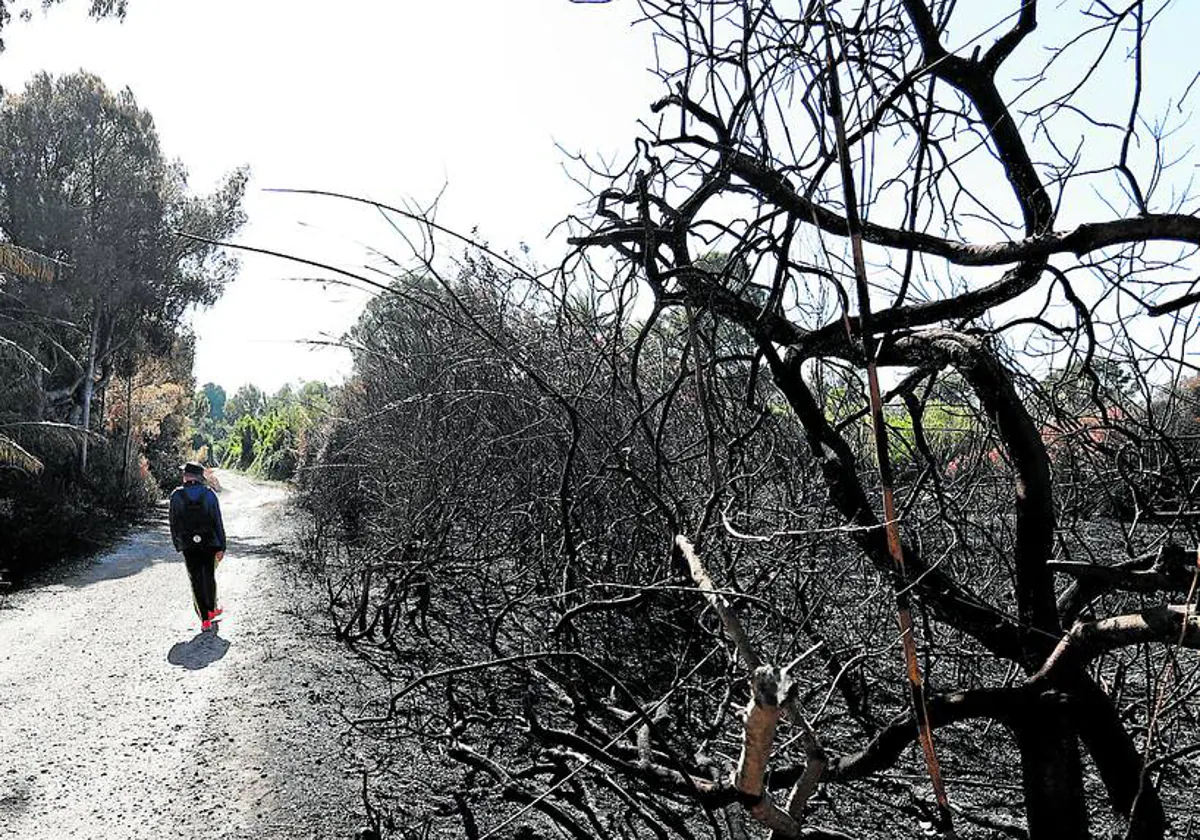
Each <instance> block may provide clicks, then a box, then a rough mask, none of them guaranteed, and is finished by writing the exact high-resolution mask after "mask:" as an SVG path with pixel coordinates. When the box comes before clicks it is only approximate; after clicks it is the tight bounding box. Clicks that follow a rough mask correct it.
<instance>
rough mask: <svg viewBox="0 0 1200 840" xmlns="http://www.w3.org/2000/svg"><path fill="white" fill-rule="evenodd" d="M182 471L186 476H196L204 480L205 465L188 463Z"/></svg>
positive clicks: (193, 462)
mask: <svg viewBox="0 0 1200 840" xmlns="http://www.w3.org/2000/svg"><path fill="white" fill-rule="evenodd" d="M180 469H182V470H183V474H184V475H196V476H199V477H200V478H204V465H203V464H197V463H196V462H195V461H188V462H187V463H186V464H184V465H183V466H182V467H180Z"/></svg>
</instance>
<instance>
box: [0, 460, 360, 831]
mask: <svg viewBox="0 0 1200 840" xmlns="http://www.w3.org/2000/svg"><path fill="white" fill-rule="evenodd" d="M220 481H221V483H222V485H223V491H222V493H221V496H220V499H221V507H222V510H223V513H224V518H225V525H226V531H227V533H228V538H229V551H228V553H227V555H226V557H225V561H224V562H223V563H222V564H221V567H220V569H219V571H218V573H217V585H218V591H219V597H220V601H221V603H222V604H223V605H224V606H225V608H226V610H227V614H228V616H229V620H228V621H225V622H224V623H223V624H222V625H221V630H220V634H219V636H218V637H216V638H213V637H211V636H206V635H202V634H200V633H199V622H198V619H197V618H196V615H195V613H194V612H193V611H192V605H191V595H190V591H189V588H188V581H187V572H186V571H185V569H184V566H183V563H182V561H181V558H180V556H179V555H177V554H175V553H174V551H173V550H172V548H171V542H170V537H169V534H168V531H167V526H166V521H165V513H164V515H163V517H162V520H161V521H159V522H156V523H154V524H151V525H148V526H146V527H144V528H140V529H138V530H137V531H136V532H134V533H133V534H131V535H130V536H129V537H128V538H126V539H125V540H124V541H123V542H122V543H120V544H119V545H118V546H116V547H115V548H114V549H113V550H111V551H109V552H107V553H105V554H103V555H102V556H100V557H97V558H95V559H93V560H91V561H89V562H88V563H86V564H84V565H83V566H82V567H80V568H77V569H75V570H73V571H71V572H69V573H67V574H64V575H61V576H60V579H59V580H58V581H57V582H54V583H48V584H43V585H40V586H36V587H34V588H32V589H30V590H28V591H25V592H22V593H18V594H16V595H14V596H13V597H11V598H9V599H8V601H7V602H6V603H5V604H4V605H3V609H0V837H4V838H7V837H13V838H23V840H40V838H45V840H62V838H97V840H100V838H103V840H125V838H131V839H132V840H136V838H147V840H149V838H156V840H157V838H187V837H201V838H204V840H215V839H216V838H260V839H261V838H289V840H291V838H322V839H323V840H324V838H339V837H349V836H350V835H351V833H352V829H353V826H354V825H355V824H356V823H357V822H358V820H356V819H355V818H354V816H353V813H352V812H353V810H354V809H355V807H356V804H357V803H356V790H357V788H358V784H359V782H358V781H357V780H356V779H355V778H354V777H353V775H352V774H351V773H349V772H348V771H347V769H346V768H347V763H346V761H345V760H344V752H345V741H344V738H343V735H342V727H341V726H340V724H338V723H336V722H334V720H333V718H334V716H333V715H332V714H331V710H332V709H333V707H334V703H333V696H334V695H337V694H338V693H339V691H341V686H342V685H343V684H344V683H345V680H343V679H340V678H339V673H341V672H342V671H345V673H348V670H345V669H349V668H350V667H351V665H350V663H349V661H348V660H347V659H346V658H345V657H344V656H342V655H341V654H340V652H339V651H338V650H337V649H336V648H335V647H333V645H332V644H331V643H329V642H328V641H326V640H324V639H323V638H320V637H319V636H318V635H317V634H315V633H314V632H313V630H312V629H311V628H310V626H309V625H310V623H311V624H313V625H316V624H318V623H319V617H318V618H311V617H310V618H306V617H305V615H304V614H303V613H301V614H297V612H298V611H297V609H296V608H295V607H294V605H293V595H294V593H295V591H296V590H295V589H294V588H293V584H291V583H289V582H288V580H287V579H288V577H289V576H288V575H286V574H285V570H284V568H283V563H284V560H283V557H282V555H281V552H280V551H279V549H278V545H279V540H280V539H281V538H282V536H283V533H282V529H283V527H284V526H283V525H282V524H281V521H282V512H283V501H284V490H283V489H282V488H280V487H279V486H277V485H272V484H267V483H262V482H255V481H252V480H250V479H247V478H245V477H242V476H237V475H232V474H228V473H223V474H221V475H220ZM164 512H165V508H164ZM309 615H310V616H311V613H310V614H309Z"/></svg>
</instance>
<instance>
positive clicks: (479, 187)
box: [0, 0, 660, 392]
mask: <svg viewBox="0 0 1200 840" xmlns="http://www.w3.org/2000/svg"><path fill="white" fill-rule="evenodd" d="M86 5H87V4H86V3H85V2H82V0H68V1H67V2H66V3H64V4H62V5H61V6H58V7H56V8H54V9H53V10H51V11H50V12H48V13H47V14H44V15H43V14H41V13H40V12H39V13H35V15H34V20H33V22H32V23H29V24H23V23H20V22H16V21H14V23H13V24H11V26H10V27H8V28H7V29H6V31H5V33H4V35H5V41H6V42H7V45H8V48H7V50H6V51H5V52H3V53H0V84H3V85H4V87H5V88H6V89H8V90H19V89H20V88H21V87H22V86H23V85H24V83H25V81H26V80H27V79H28V78H29V77H30V76H31V75H33V74H34V73H35V72H37V71H39V70H47V71H49V72H51V73H54V74H62V73H69V72H74V71H76V70H80V69H85V70H88V71H89V72H92V73H95V74H96V75H98V76H100V77H101V78H102V79H103V80H104V81H105V83H106V84H107V85H108V86H109V87H110V88H112V89H119V88H123V87H125V86H128V87H130V88H131V89H132V90H133V92H134V95H135V96H136V97H137V100H138V104H139V105H140V106H141V107H142V108H144V109H146V110H148V111H149V112H150V113H151V114H153V116H154V119H155V123H156V124H157V126H158V131H159V136H160V139H161V142H162V146H163V150H164V152H165V154H166V155H167V156H168V157H171V158H179V159H181V160H182V161H183V162H184V164H185V165H186V166H187V168H188V170H189V172H190V174H191V185H192V188H193V190H196V191H201V192H207V191H209V190H210V189H211V188H212V187H213V185H214V184H215V183H216V182H217V181H218V180H219V179H220V178H221V176H222V174H223V173H226V172H228V171H230V170H232V169H234V168H235V167H237V166H239V165H242V164H249V166H250V167H251V171H252V179H251V183H250V188H249V192H248V196H247V201H246V210H247V213H248V215H249V222H248V224H247V225H246V227H245V228H244V231H243V233H242V235H241V237H240V241H242V242H244V243H246V244H250V245H255V246H259V247H265V248H270V249H272V250H277V251H283V252H286V253H292V254H296V255H298V256H303V257H307V258H309V259H314V260H318V261H322V262H326V263H330V264H334V265H340V266H342V267H345V268H350V269H354V268H357V267H359V266H361V265H362V263H363V262H364V261H365V260H367V259H368V256H367V251H366V246H372V247H376V248H379V249H381V250H384V251H388V250H390V251H391V252H394V253H396V254H398V255H399V254H401V253H403V248H402V246H401V244H400V243H399V242H398V241H397V240H396V237H395V235H394V234H392V233H390V232H389V231H388V230H387V229H386V228H385V227H384V226H383V225H382V224H380V222H379V221H378V218H377V216H375V215H372V214H370V213H366V212H364V211H363V210H360V209H355V208H353V207H350V206H345V205H342V204H340V203H338V202H334V201H332V200H330V199H319V198H303V197H297V196H280V195H273V194H270V193H266V192H264V191H263V190H264V189H265V188H271V187H292V188H316V189H327V190H333V191H338V192H344V193H352V194H360V195H365V196H368V197H370V198H373V199H376V200H379V201H383V202H386V203H397V204H398V203H402V202H404V201H406V200H415V201H417V202H421V203H427V202H429V201H430V200H432V199H433V198H434V197H436V196H437V194H438V193H439V191H441V190H442V188H443V187H445V188H446V190H445V194H444V196H443V198H442V201H441V204H440V209H439V213H438V220H439V221H440V222H442V223H443V224H447V225H449V226H451V227H455V228H458V229H463V230H469V229H470V228H472V227H474V226H476V225H477V226H478V227H479V229H480V232H481V234H482V235H483V236H484V237H486V238H487V239H489V240H490V242H491V243H492V244H494V245H496V246H497V247H500V248H515V247H516V246H517V245H518V243H519V242H522V241H524V242H527V243H529V245H531V246H532V247H533V248H534V253H535V254H539V253H540V254H541V255H542V256H543V258H544V259H546V260H550V259H552V258H553V256H554V253H555V250H554V246H553V244H552V243H548V242H547V241H546V236H547V234H548V232H549V230H550V228H551V227H552V226H553V225H554V224H555V223H556V222H558V221H559V220H560V219H562V218H563V217H564V216H565V215H566V214H568V213H570V212H571V211H572V210H573V209H574V208H575V207H576V205H578V203H579V202H580V201H582V200H583V199H584V198H585V196H584V194H583V193H582V191H581V190H580V189H579V188H578V187H576V186H574V185H573V184H572V183H571V182H570V180H569V179H568V178H567V177H566V175H565V174H564V172H563V168H562V167H563V164H564V161H565V159H564V156H563V155H562V154H561V153H560V152H558V151H557V150H556V148H555V143H558V144H561V145H562V146H564V147H565V148H567V149H570V150H578V151H584V152H587V153H589V154H592V153H595V154H600V155H604V156H608V157H612V156H614V155H616V154H617V153H619V152H621V153H625V152H626V151H627V150H629V149H631V148H632V142H631V138H632V137H633V135H634V134H635V132H636V125H635V123H636V120H638V119H639V118H643V117H646V116H648V114H649V107H648V106H649V103H650V102H651V101H652V100H653V99H654V98H656V96H657V95H660V93H659V92H660V88H659V87H658V85H657V84H656V81H655V79H654V78H653V77H652V76H651V75H650V74H649V73H647V72H646V68H647V67H648V66H649V65H650V64H651V63H652V54H651V45H650V38H649V32H648V30H647V29H646V28H645V27H638V28H636V29H631V28H630V22H631V20H632V17H633V15H634V14H635V12H636V9H635V7H634V4H633V3H632V2H630V0H614V2H611V3H607V4H595V5H585V4H573V3H569V2H567V0H511V2H504V3H501V2H495V0H458V1H457V2H436V0H354V2H344V3H329V2H315V0H249V2H248V1H247V0H132V2H130V4H129V12H128V17H127V18H126V20H125V22H124V23H117V22H114V21H103V22H96V21H93V20H90V19H88V17H87V15H86ZM539 243H541V247H539ZM241 259H242V272H241V276H240V277H239V279H238V280H237V281H236V282H234V283H233V284H232V285H231V286H230V287H229V288H228V290H227V292H226V294H225V296H224V297H223V298H222V299H221V301H220V302H219V303H218V304H217V305H216V306H215V307H213V308H212V309H211V310H209V311H207V312H203V313H199V314H198V315H197V316H196V318H195V319H194V323H195V328H196V332H197V334H198V337H199V346H198V349H197V357H196V367H195V374H196V379H197V382H198V383H203V382H206V381H214V382H217V383H219V384H221V385H223V386H224V387H225V388H226V389H227V390H229V391H230V392H232V390H234V389H235V388H237V386H239V385H240V384H242V383H244V382H254V383H255V384H257V385H259V386H260V387H263V388H265V389H267V390H268V391H272V390H274V389H276V388H278V387H279V386H280V385H282V384H283V383H284V382H289V381H295V380H297V379H336V378H338V377H339V376H340V375H341V374H343V373H344V372H346V371H347V370H348V358H347V357H346V355H345V354H344V353H343V352H340V351H336V350H328V349H323V350H312V349H309V348H308V347H306V346H304V345H302V344H298V343H296V342H297V340H303V339H319V338H321V337H322V336H323V335H324V336H337V335H340V334H341V333H342V332H343V331H344V330H345V329H346V328H347V327H349V326H350V325H351V324H352V323H353V322H354V319H355V317H356V315H357V313H358V311H359V309H360V308H361V305H362V302H363V298H362V297H361V296H359V295H357V294H355V293H353V292H350V291H348V290H345V289H338V288H334V287H329V288H327V289H323V288H322V287H321V286H320V285H319V284H313V283H302V282H297V281H296V280H294V279H289V278H295V277H298V276H313V275H314V274H315V273H316V272H314V271H310V270H308V269H304V268H301V267H298V266H295V265H292V264H289V263H287V262H284V261H281V260H277V259H272V258H268V257H259V256H255V255H250V254H244V255H242V257H241Z"/></svg>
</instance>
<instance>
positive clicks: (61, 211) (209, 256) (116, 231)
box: [0, 73, 247, 469]
mask: <svg viewBox="0 0 1200 840" xmlns="http://www.w3.org/2000/svg"><path fill="white" fill-rule="evenodd" d="M246 177H247V175H246V172H245V171H238V172H235V173H233V174H232V175H231V176H229V178H228V179H227V180H226V181H225V183H224V184H223V185H222V186H221V187H219V188H218V189H217V190H216V191H215V192H214V193H213V194H212V195H211V196H208V197H202V198H198V197H194V196H191V195H189V194H188V192H187V178H186V172H185V171H184V169H183V167H182V166H181V165H179V164H169V163H168V162H167V161H166V160H165V158H164V157H163V154H162V152H161V150H160V148H159V145H158V137H157V133H156V132H155V129H154V122H153V119H152V118H151V116H150V114H149V113H148V112H146V111H144V110H142V109H140V108H139V107H138V105H137V102H136V101H135V99H134V97H133V94H132V93H131V92H130V91H129V90H125V91H122V92H120V93H117V94H114V93H112V92H110V91H109V90H108V89H107V88H106V87H105V86H104V84H103V83H102V82H101V81H100V80H99V79H98V78H96V77H95V76H92V75H90V74H87V73H76V74H72V75H68V76H63V77H60V78H58V79H55V78H54V77H52V76H50V75H48V74H40V75H38V76H36V77H35V78H34V79H33V80H32V81H30V82H29V84H28V85H27V86H26V88H25V91H24V92H23V93H22V94H20V95H17V96H9V97H7V98H5V100H4V101H3V104H2V105H0V230H3V232H4V234H5V235H6V236H7V237H8V238H9V239H10V240H12V241H13V242H14V243H16V244H18V245H22V246H25V247H29V248H32V249H33V250H36V251H39V252H41V253H44V254H47V255H50V256H53V257H55V258H57V259H59V260H61V261H62V262H63V263H66V264H69V265H70V266H71V269H70V270H69V271H64V272H63V273H62V275H61V276H60V277H59V278H58V279H57V280H56V282H54V283H51V284H46V283H39V282H37V281H34V280H21V281H18V282H17V283H16V284H10V285H12V286H14V287H13V288H11V289H10V290H9V292H10V294H11V295H12V297H13V298H14V299H16V300H19V301H20V302H21V304H22V313H21V317H20V318H17V319H15V320H16V323H17V324H18V325H19V328H18V330H17V334H16V335H15V337H13V340H15V341H18V342H19V343H21V344H22V346H24V347H26V348H27V349H29V350H30V352H32V353H33V354H34V355H35V356H37V357H39V358H42V359H44V360H45V361H46V362H49V364H46V367H47V370H48V372H49V376H47V377H45V378H44V379H43V381H42V382H41V383H39V384H40V385H41V391H42V394H41V402H42V409H41V414H43V415H44V416H46V417H48V418H50V419H54V420H60V421H65V422H70V423H72V424H74V425H77V426H79V427H80V428H81V429H83V430H91V429H92V428H93V422H92V420H93V402H94V401H95V399H96V398H97V395H98V394H99V395H102V394H103V392H104V389H105V388H106V386H107V385H108V383H109V381H110V379H111V378H112V376H113V375H114V374H115V373H117V372H118V368H120V367H121V366H124V367H125V368H126V369H128V368H129V367H130V366H131V365H132V364H133V363H134V360H135V359H137V358H138V357H139V356H146V355H150V356H153V355H165V354H167V353H169V352H170V348H171V346H172V344H173V342H174V340H175V338H176V333H177V328H178V325H179V323H180V321H181V319H182V317H183V315H184V313H185V311H186V310H187V308H188V307H189V306H193V305H197V304H199V305H208V304H211V303H213V302H214V301H215V300H216V298H217V296H218V295H219V294H220V291H221V289H222V287H223V286H224V284H225V282H227V281H228V280H229V279H230V278H231V277H232V276H233V275H234V273H235V272H236V268H237V263H236V261H234V260H232V259H230V258H226V257H224V256H222V255H221V254H220V253H218V251H217V249H216V248H215V247H213V246H211V245H208V244H206V243H203V242H199V241H195V240H190V239H181V238H180V237H178V235H177V233H176V231H177V230H178V229H184V230H187V231H190V232H192V233H196V234H199V235H200V236H201V237H203V238H207V239H222V238H225V237H227V236H229V235H230V234H232V233H233V232H234V231H235V230H236V229H237V228H238V227H240V225H241V224H242V222H243V221H244V216H243V214H242V212H241V201H242V196H243V193H244V190H245V182H246ZM22 328H23V329H22ZM82 439H83V441H84V444H83V446H82V448H81V452H80V466H81V468H82V469H86V464H87V443H86V441H87V440H88V438H87V436H86V435H85V436H84V437H83V438H82Z"/></svg>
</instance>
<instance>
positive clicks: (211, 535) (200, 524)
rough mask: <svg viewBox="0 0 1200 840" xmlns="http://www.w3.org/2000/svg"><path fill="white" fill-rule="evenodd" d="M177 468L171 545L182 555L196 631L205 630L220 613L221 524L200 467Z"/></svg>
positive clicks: (193, 464) (192, 464) (218, 506)
mask: <svg viewBox="0 0 1200 840" xmlns="http://www.w3.org/2000/svg"><path fill="white" fill-rule="evenodd" d="M181 469H182V470H183V483H182V484H181V485H180V486H179V487H176V488H175V489H174V490H173V491H171V501H170V508H169V510H170V521H171V542H172V543H174V545H175V550H176V551H181V552H183V562H184V565H185V566H187V571H188V577H189V578H190V579H191V582H192V601H193V603H194V604H195V607H196V613H197V615H199V616H200V629H201V630H202V631H208V630H211V629H212V627H213V622H214V621H216V619H217V617H218V616H219V615H220V614H221V613H222V610H221V609H220V608H219V607H218V606H217V574H216V572H217V564H218V563H220V562H221V560H222V558H224V556H225V523H224V522H222V521H221V504H220V502H218V501H217V494H216V493H214V492H213V491H212V488H210V487H207V486H206V485H205V483H204V467H203V466H201V465H200V464H197V463H196V462H194V461H188V462H187V463H186V464H184V465H183V466H182V467H181Z"/></svg>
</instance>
